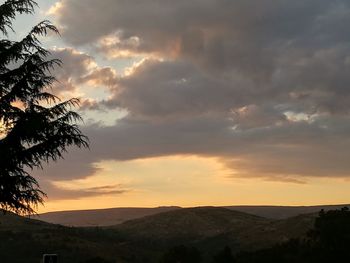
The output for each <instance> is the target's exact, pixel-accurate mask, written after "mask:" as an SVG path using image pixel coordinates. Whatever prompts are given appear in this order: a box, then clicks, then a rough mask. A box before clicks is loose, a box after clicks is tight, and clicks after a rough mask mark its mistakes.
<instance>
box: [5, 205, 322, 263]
mask: <svg viewBox="0 0 350 263" xmlns="http://www.w3.org/2000/svg"><path fill="white" fill-rule="evenodd" d="M314 218H315V215H314V214H312V215H302V216H297V217H293V218H289V219H283V220H272V219H266V218H263V217H259V216H256V215H251V214H247V213H243V212H239V211H233V210H230V209H226V208H220V207H198V208H185V209H173V210H171V211H166V212H162V213H158V214H153V215H149V216H145V217H143V218H137V219H133V220H129V221H126V222H124V223H122V224H118V225H114V226H108V227H65V226H61V225H54V224H49V223H45V222H41V221H38V220H33V219H28V218H23V217H19V216H16V215H13V214H7V215H5V216H4V215H0V238H1V240H2V242H1V243H0V259H1V262H11V263H20V262H27V263H37V262H38V261H39V259H40V257H41V255H42V254H43V253H58V254H59V255H60V262H64V263H73V262H78V263H85V262H86V260H88V259H89V258H93V257H95V256H100V257H103V258H105V259H106V260H107V262H113V263H114V262H116V260H117V262H121V263H122V262H131V263H133V262H135V263H139V262H158V259H159V258H160V256H161V255H162V254H163V253H164V252H165V251H167V250H168V249H169V248H171V247H173V246H176V245H179V244H184V245H188V246H195V247H197V248H198V249H199V250H200V251H201V252H202V254H203V257H204V262H209V259H210V258H211V257H212V255H213V254H214V253H216V252H217V251H219V250H220V249H222V248H223V247H224V246H226V245H229V246H230V247H231V248H232V250H233V251H234V252H238V251H242V250H255V249H259V248H264V247H269V246H271V245H273V244H276V243H280V242H283V241H285V240H288V239H289V238H291V237H297V236H301V235H303V234H305V233H306V231H307V230H308V229H309V228H310V227H311V226H312V224H313V220H314Z"/></svg>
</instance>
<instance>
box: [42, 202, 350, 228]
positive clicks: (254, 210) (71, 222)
mask: <svg viewBox="0 0 350 263" xmlns="http://www.w3.org/2000/svg"><path fill="white" fill-rule="evenodd" d="M345 206H346V207H350V205H349V204H340V205H317V206H269V205H266V206H249V205H247V206H246V205H240V206H216V207H223V208H227V209H229V210H235V211H240V212H244V213H248V214H253V215H256V216H260V217H264V218H269V219H287V218H289V217H294V216H297V215H300V214H310V213H317V212H319V211H320V210H321V209H323V210H332V209H340V208H342V207H345ZM178 209H186V208H182V207H179V206H160V207H155V208H147V207H146V208H145V207H116V208H104V209H88V210H69V211H55V212H48V213H43V214H39V215H38V217H35V218H36V219H39V220H42V221H45V222H49V223H53V224H60V225H65V226H77V227H79V226H84V227H88V226H113V225H117V224H121V223H124V222H126V221H128V220H133V219H137V218H142V217H145V216H149V215H154V214H158V213H162V212H167V211H172V210H178Z"/></svg>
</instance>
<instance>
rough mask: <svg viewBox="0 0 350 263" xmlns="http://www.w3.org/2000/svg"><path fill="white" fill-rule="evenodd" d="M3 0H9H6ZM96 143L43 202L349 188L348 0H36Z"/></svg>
mask: <svg viewBox="0 0 350 263" xmlns="http://www.w3.org/2000/svg"><path fill="white" fill-rule="evenodd" d="M0 2H4V1H0ZM38 4H39V8H37V9H36V13H35V14H34V15H32V16H27V15H26V16H23V15H22V16H18V18H17V19H16V23H15V29H16V32H17V35H16V36H15V37H21V36H24V35H25V34H26V32H28V30H29V29H30V28H31V26H33V25H35V23H37V22H39V21H41V20H44V19H49V20H51V21H52V22H53V23H54V24H55V25H56V26H57V27H58V28H59V30H60V36H57V35H49V36H48V37H46V38H45V39H43V40H42V41H43V45H44V46H45V47H46V48H48V49H49V50H50V51H51V54H52V57H54V58H59V59H61V60H62V61H63V67H62V68H58V69H56V70H55V71H54V72H53V74H54V75H55V76H56V77H57V79H58V80H59V83H57V84H56V85H55V87H54V92H55V93H56V94H57V95H59V96H60V97H62V98H70V97H79V98H81V101H82V104H81V108H80V109H78V110H79V112H80V113H81V114H82V116H83V118H84V123H81V129H82V131H83V132H84V133H85V134H86V135H88V136H89V139H90V149H89V150H78V149H71V150H70V151H69V153H68V154H65V159H64V160H60V161H58V162H57V163H52V162H51V163H50V164H49V165H48V166H45V167H44V169H43V170H42V171H33V174H34V175H35V177H36V178H38V180H39V182H40V185H41V187H42V188H43V190H44V191H45V192H46V193H47V194H48V198H47V200H46V202H45V206H43V207H40V208H39V212H46V211H54V210H75V209H94V208H106V207H128V206H137V207H155V206H166V205H179V206H204V205H316V204H340V203H349V201H350V191H348V189H349V187H350V180H349V179H350V162H349V160H348V157H349V156H350V115H349V113H350V103H349V102H350V27H349V26H348V25H349V24H350V1H348V0H334V1H329V0H304V1H292V0H279V1H275V0H251V1H246V0H191V1H188V0H177V1H172V0H133V1H127V0H103V1H101V0H100V1H98V0H60V1H57V0H45V1H44V0H40V1H38Z"/></svg>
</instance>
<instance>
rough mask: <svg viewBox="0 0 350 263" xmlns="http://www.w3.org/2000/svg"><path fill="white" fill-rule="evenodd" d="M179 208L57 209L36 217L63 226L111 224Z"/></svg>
mask: <svg viewBox="0 0 350 263" xmlns="http://www.w3.org/2000/svg"><path fill="white" fill-rule="evenodd" d="M176 209H180V207H176V206H169V207H167V206H165V207H156V208H136V207H135V208H109V209H97V210H77V211H59V212H49V213H44V214H39V215H38V217H36V218H37V219H40V220H42V221H45V222H49V223H53V224H60V225H65V226H83V227H87V226H111V225H117V224H120V223H123V222H125V221H128V220H131V219H135V218H141V217H144V216H149V215H153V214H158V213H162V212H167V211H170V210H176Z"/></svg>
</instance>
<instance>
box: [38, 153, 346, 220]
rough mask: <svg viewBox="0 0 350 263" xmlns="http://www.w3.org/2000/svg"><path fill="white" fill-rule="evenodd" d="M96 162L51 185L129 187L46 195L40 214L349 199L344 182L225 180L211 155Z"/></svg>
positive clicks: (327, 180)
mask: <svg viewBox="0 0 350 263" xmlns="http://www.w3.org/2000/svg"><path fill="white" fill-rule="evenodd" d="M96 165H97V166H98V167H100V168H102V170H101V171H100V172H99V173H98V174H97V175H95V176H93V177H89V178H86V179H84V180H76V181H66V182H59V183H58V182H57V183H56V185H57V186H59V187H61V188H63V189H71V190H72V189H73V190H78V189H82V188H92V187H99V186H106V185H117V186H120V187H121V189H124V190H128V191H127V192H125V193H122V194H112V195H104V196H98V197H87V198H81V199H76V200H50V195H49V199H48V200H47V202H46V203H45V207H40V209H39V212H41V213H42V212H48V211H57V210H79V209H97V208H110V207H157V206H168V205H177V206H183V207H191V206H225V205H317V204H340V203H348V200H350V193H349V191H348V189H349V186H350V181H349V180H348V181H346V180H344V179H331V178H324V179H319V178H308V183H307V184H304V185H300V184H295V183H286V182H271V181H264V180H263V179H258V178H250V179H244V178H230V177H229V175H230V173H231V171H229V170H227V169H226V168H225V167H224V166H223V164H222V163H221V162H220V161H219V160H218V159H216V158H206V157H197V156H171V157H158V158H147V159H139V160H133V161H126V162H114V161H106V162H101V163H98V164H96ZM49 194H50V193H49Z"/></svg>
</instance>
